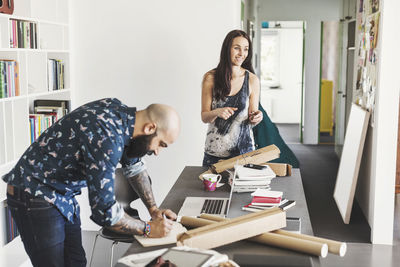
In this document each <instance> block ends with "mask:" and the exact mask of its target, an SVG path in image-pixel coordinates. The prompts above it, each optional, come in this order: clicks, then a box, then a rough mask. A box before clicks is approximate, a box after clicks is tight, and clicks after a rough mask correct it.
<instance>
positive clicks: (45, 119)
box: [29, 99, 69, 143]
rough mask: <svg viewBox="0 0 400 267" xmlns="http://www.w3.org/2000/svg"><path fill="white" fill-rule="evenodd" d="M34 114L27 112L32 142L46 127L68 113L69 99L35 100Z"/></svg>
mask: <svg viewBox="0 0 400 267" xmlns="http://www.w3.org/2000/svg"><path fill="white" fill-rule="evenodd" d="M33 106H34V111H35V113H34V114H29V126H30V135H31V143H33V142H34V141H35V140H36V139H37V138H38V137H39V136H40V135H41V134H42V133H43V132H44V131H45V130H46V129H47V128H49V127H50V126H51V125H53V124H54V123H55V122H56V121H57V120H59V119H60V118H61V117H62V116H64V115H65V114H67V113H68V110H69V101H66V100H39V99H38V100H35V101H34V104H33Z"/></svg>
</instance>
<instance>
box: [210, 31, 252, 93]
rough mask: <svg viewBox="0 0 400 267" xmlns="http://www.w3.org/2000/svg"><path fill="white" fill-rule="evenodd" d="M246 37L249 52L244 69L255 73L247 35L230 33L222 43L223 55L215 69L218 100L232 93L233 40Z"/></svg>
mask: <svg viewBox="0 0 400 267" xmlns="http://www.w3.org/2000/svg"><path fill="white" fill-rule="evenodd" d="M239 36H241V37H244V38H246V39H247V41H248V42H249V50H248V55H247V57H246V59H245V60H244V62H243V64H242V67H243V68H244V69H246V70H248V71H250V72H252V73H254V69H253V64H252V62H251V60H252V57H253V47H252V45H251V41H250V38H249V36H248V35H247V33H245V32H244V31H241V30H233V31H230V32H229V33H228V34H227V35H226V37H225V40H224V42H223V43H222V48H221V55H220V59H219V63H218V66H217V67H216V68H215V69H214V70H215V74H214V90H213V94H214V96H215V98H216V99H217V100H220V99H223V98H225V97H226V96H227V95H229V93H230V92H231V80H232V61H231V47H232V42H233V39H235V38H236V37H239Z"/></svg>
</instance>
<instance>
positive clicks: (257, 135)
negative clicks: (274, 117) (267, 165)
mask: <svg viewBox="0 0 400 267" xmlns="http://www.w3.org/2000/svg"><path fill="white" fill-rule="evenodd" d="M259 110H260V111H261V112H262V113H263V120H262V121H261V122H260V123H259V124H258V125H257V126H256V127H254V128H253V134H254V142H255V145H256V148H257V149H258V148H262V147H265V146H269V145H272V144H274V145H276V146H277V147H278V148H279V150H280V151H281V155H280V157H279V158H277V159H275V160H272V161H271V162H277V163H288V164H290V165H292V167H293V168H298V167H299V165H300V164H299V161H298V160H297V158H296V156H295V155H294V153H293V152H292V150H291V149H290V148H289V147H288V146H287V145H286V143H285V141H283V139H282V137H281V135H280V134H279V130H278V128H277V127H276V125H275V123H273V122H272V121H271V119H270V118H269V117H268V115H267V112H265V110H264V109H263V107H262V106H261V103H260V104H259Z"/></svg>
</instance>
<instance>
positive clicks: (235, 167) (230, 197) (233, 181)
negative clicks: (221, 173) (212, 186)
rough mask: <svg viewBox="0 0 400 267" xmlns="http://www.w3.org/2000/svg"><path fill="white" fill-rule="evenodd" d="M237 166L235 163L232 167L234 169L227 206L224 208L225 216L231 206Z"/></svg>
mask: <svg viewBox="0 0 400 267" xmlns="http://www.w3.org/2000/svg"><path fill="white" fill-rule="evenodd" d="M237 166H239V165H235V166H234V167H233V168H234V171H233V178H232V184H231V192H230V193H229V200H228V208H227V210H226V214H225V217H228V214H229V209H230V207H231V202H232V194H233V187H234V185H235V179H236V169H237Z"/></svg>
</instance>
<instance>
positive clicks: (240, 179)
mask: <svg viewBox="0 0 400 267" xmlns="http://www.w3.org/2000/svg"><path fill="white" fill-rule="evenodd" d="M275 177H276V174H275V173H274V171H273V170H272V169H271V168H270V167H269V166H268V165H266V166H265V168H263V169H261V170H259V169H254V168H248V167H245V166H242V165H238V166H236V179H235V187H234V189H233V192H254V191H255V190H257V189H259V188H260V189H265V190H269V189H270V184H271V180H272V179H273V178H275Z"/></svg>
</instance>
